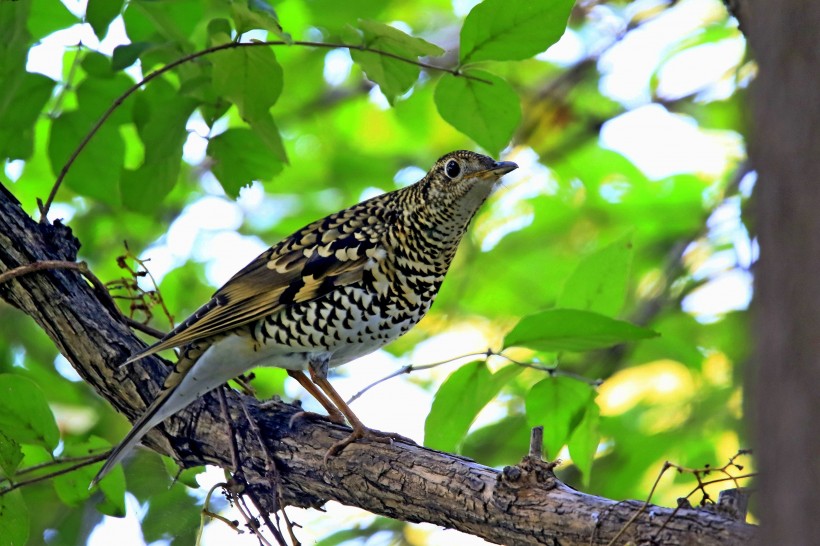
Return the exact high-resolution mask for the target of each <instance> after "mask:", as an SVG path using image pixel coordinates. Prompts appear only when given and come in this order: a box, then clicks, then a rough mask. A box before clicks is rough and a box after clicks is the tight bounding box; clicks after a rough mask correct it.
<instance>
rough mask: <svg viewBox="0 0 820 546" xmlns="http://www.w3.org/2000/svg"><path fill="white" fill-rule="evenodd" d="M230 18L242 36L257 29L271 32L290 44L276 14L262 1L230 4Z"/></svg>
mask: <svg viewBox="0 0 820 546" xmlns="http://www.w3.org/2000/svg"><path fill="white" fill-rule="evenodd" d="M231 17H232V18H233V20H234V23H235V24H236V31H237V32H238V33H239V34H244V33H245V32H247V31H249V30H253V29H255V28H259V29H262V30H267V31H268V32H272V33H273V34H275V35H276V36H278V37H279V38H281V39H282V40H283V41H285V42H288V43H290V42H292V41H293V40H292V39H291V37H290V34H288V33H287V32H285V31H284V30H283V29H282V25H281V24H279V18H278V17H277V16H276V12H275V11H274V9H273V8H272V7H271V6H270V4H267V3H266V2H264V1H263V0H250V1H242V0H240V1H236V2H232V3H231Z"/></svg>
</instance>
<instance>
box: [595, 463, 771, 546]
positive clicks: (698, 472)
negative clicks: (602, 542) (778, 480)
mask: <svg viewBox="0 0 820 546" xmlns="http://www.w3.org/2000/svg"><path fill="white" fill-rule="evenodd" d="M749 453H750V451H748V450H745V449H741V450H739V451H738V452H737V453H736V454H735V455H733V456H732V457H730V458H729V462H727V463H726V464H725V465H723V466H722V467H720V468H712V467H710V466H708V465H707V466H705V467H704V468H686V467H683V466H680V465H677V464H675V463H670V462H669V461H664V463H663V468H661V471H660V472H659V473H658V477H657V478H655V483H653V484H652V488H651V489H650V490H649V495H648V496H647V498H646V500H645V501H644V503H643V505H641V507H640V508H639V509H638V510H636V511H635V513H634V514H633V515H632V517H631V518H629V520H628V521H627V522H626V523H624V525H623V527H621V529H620V530H619V531H618V533H617V534H616V535H615V536H614V537H612V540H610V541H609V542H608V543H607V546H613V545H614V544H615V543H616V541H617V540H618V539H619V538H620V537H621V535H623V534H624V532H626V530H627V528H629V526H630V525H632V524H633V523H634V522H635V520H636V519H638V516H640V515H641V514H643V513H644V511H646V509H647V507H649V503H650V502H651V501H652V496H653V495H654V494H655V489H657V487H658V484H659V483H660V481H661V478H663V475H664V474H665V473H666V471H667V470H669V469H670V468H674V469H675V470H677V471H678V472H679V473H683V472H686V473H690V474H692V475H693V476H695V479H696V480H697V482H698V484H697V485H696V486H695V488H694V489H692V491H690V492H689V494H687V495H686V496H685V497H683V498H684V499H689V497H691V496H692V495H694V494H695V492H696V491H703V495H704V497H703V501H701V504H703V503H704V502H705V501H706V500H707V499H708V498H709V495H708V494H707V493H706V489H705V488H706V487H707V486H709V485H713V484H716V483H721V482H725V481H732V482H733V483H734V485H735V487H740V484H739V483H738V480H742V479H747V478H751V477H753V476H755V473H751V474H743V475H740V476H733V475H731V474H730V473H729V469H730V468H732V467H734V468H737V469H738V470H742V469H743V467H742V466H741V465H739V464H737V463H735V460H736V459H737V458H738V457H740V456H742V455H747V454H749ZM712 472H722V473H723V474H725V476H724V477H722V478H716V479H714V480H708V481H704V480H703V479H702V476H704V475H707V474H710V473H712ZM683 505H684V503H683V502H678V505H677V506H676V507H675V508H674V509H673V510H672V512H671V513H670V514H669V517H668V518H666V520H665V521H664V522H663V524H662V525H661V526H660V528H659V529H658V530H657V532H656V533H655V536H654V539H657V538H658V536H659V535H660V533H661V532H662V531H663V530H664V528H665V527H666V525H667V524H668V523H669V522H670V521H672V518H674V517H675V515H676V514H677V513H678V511H679V510H680V509H681V508H682V507H683Z"/></svg>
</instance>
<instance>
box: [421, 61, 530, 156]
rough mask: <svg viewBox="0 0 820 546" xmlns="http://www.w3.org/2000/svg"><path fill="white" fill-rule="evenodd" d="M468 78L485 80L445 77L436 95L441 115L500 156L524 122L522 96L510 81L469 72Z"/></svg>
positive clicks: (479, 72) (442, 78)
mask: <svg viewBox="0 0 820 546" xmlns="http://www.w3.org/2000/svg"><path fill="white" fill-rule="evenodd" d="M464 75H465V76H473V77H475V78H479V79H480V80H483V81H479V80H475V79H470V78H466V77H463V76H453V75H451V74H445V75H444V76H442V77H441V80H439V82H438V85H437V86H436V93H435V101H436V107H437V108H438V112H439V114H441V117H442V118H444V120H445V121H447V123H449V124H450V125H452V126H453V127H455V128H456V129H458V130H459V131H461V132H462V133H464V134H465V135H467V136H469V137H470V138H472V139H473V140H475V141H476V142H478V143H479V144H480V145H481V146H483V147H484V148H485V149H486V150H487V151H489V152H490V153H491V154H494V155H495V154H498V152H499V151H501V149H502V148H504V146H506V145H507V143H508V142H509V141H510V139H511V138H512V135H513V132H514V131H515V128H516V127H518V123H519V122H520V121H521V104H520V102H519V100H518V94H517V93H516V92H515V90H514V89H513V88H512V87H510V84H508V83H507V82H506V81H504V80H502V79H501V78H499V77H498V76H494V75H492V74H489V73H487V72H483V71H480V70H468V71H465V72H464Z"/></svg>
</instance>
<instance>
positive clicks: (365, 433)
mask: <svg viewBox="0 0 820 546" xmlns="http://www.w3.org/2000/svg"><path fill="white" fill-rule="evenodd" d="M361 439H366V440H370V441H371V442H376V443H379V444H392V443H393V442H394V441H398V442H402V443H406V444H410V445H416V442H414V441H413V440H411V439H410V438H408V437H406V436H402V435H401V434H397V433H395V432H382V431H380V430H374V429H372V428H367V427H361V428H354V429H353V432H351V433H350V435H349V436H348V437H347V438H344V439H343V440H339V441H338V442H336V443H335V444H333V445H332V446H330V448H329V449H328V450H327V453H325V456H324V463H325V466H327V463H328V461H329V460H330V458H331V457H335V456H337V455H339V454H340V453H341V452H342V451H344V449H345V448H346V447H347V446H349V445H350V444H352V443H353V442H355V441H356V440H361Z"/></svg>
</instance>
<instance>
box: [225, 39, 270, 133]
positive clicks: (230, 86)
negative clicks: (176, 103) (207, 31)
mask: <svg viewBox="0 0 820 546" xmlns="http://www.w3.org/2000/svg"><path fill="white" fill-rule="evenodd" d="M213 84H214V89H216V90H217V92H219V93H222V94H223V95H225V96H226V97H227V98H228V99H230V100H231V101H232V102H233V103H234V104H236V106H237V108H239V113H240V115H241V116H242V119H244V120H246V121H251V120H256V119H259V118H261V117H262V116H265V115H267V114H268V111H269V110H270V107H271V106H273V105H274V103H275V102H276V100H277V99H278V98H279V95H280V94H281V92H282V67H281V66H279V63H278V62H276V56H275V55H274V54H273V50H271V49H270V48H269V47H266V46H256V47H239V48H236V49H230V50H226V51H219V52H217V53H214V55H213Z"/></svg>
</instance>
